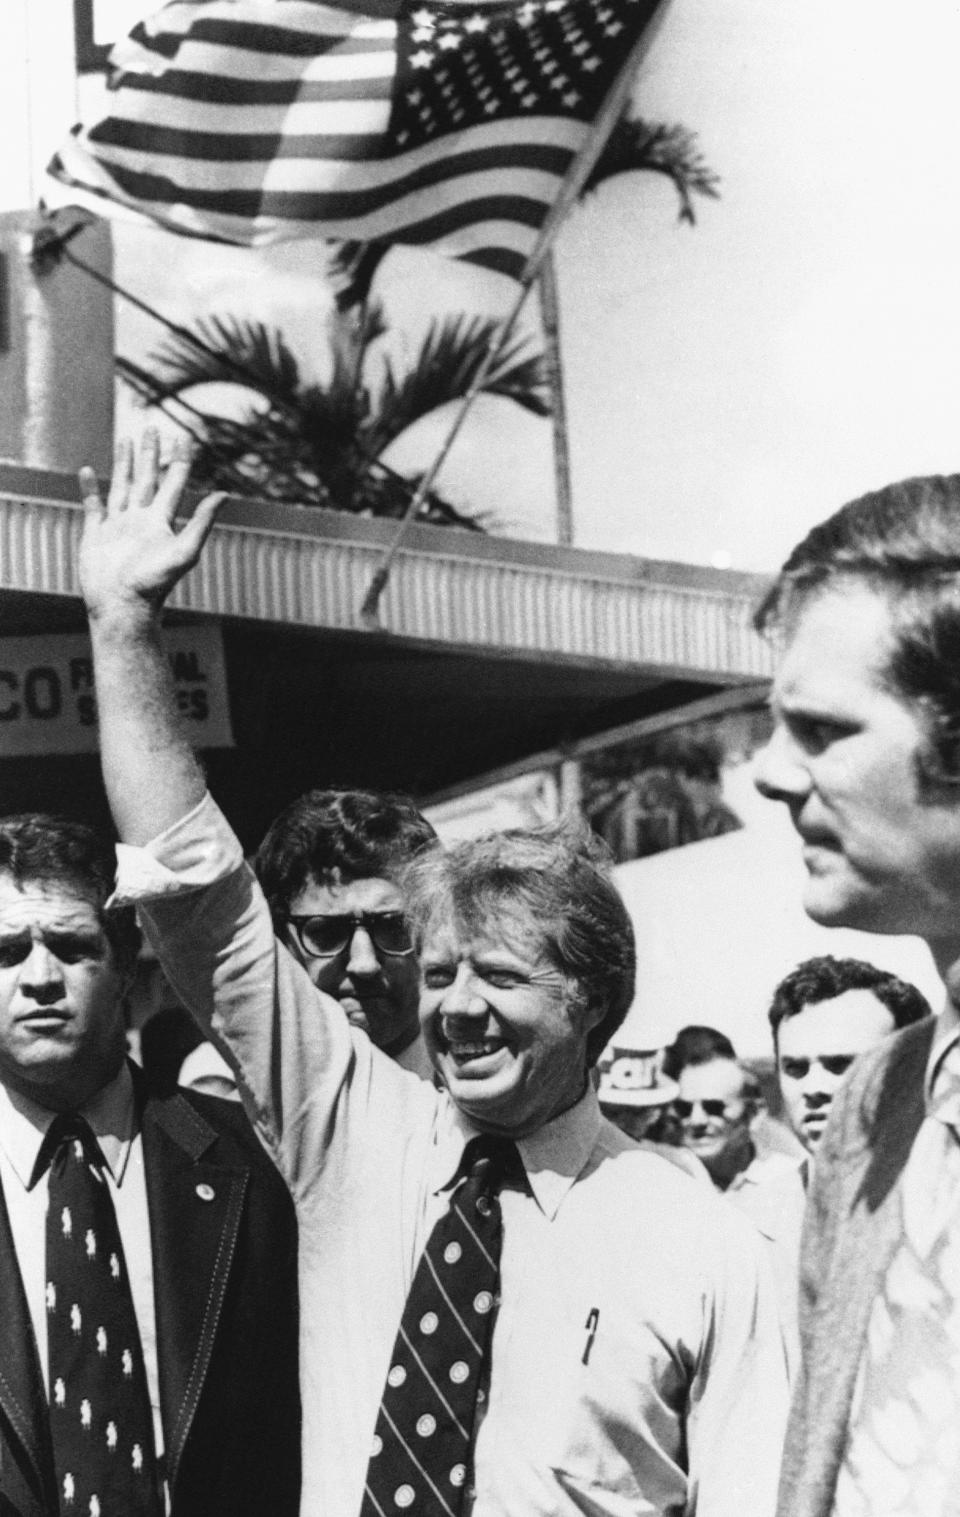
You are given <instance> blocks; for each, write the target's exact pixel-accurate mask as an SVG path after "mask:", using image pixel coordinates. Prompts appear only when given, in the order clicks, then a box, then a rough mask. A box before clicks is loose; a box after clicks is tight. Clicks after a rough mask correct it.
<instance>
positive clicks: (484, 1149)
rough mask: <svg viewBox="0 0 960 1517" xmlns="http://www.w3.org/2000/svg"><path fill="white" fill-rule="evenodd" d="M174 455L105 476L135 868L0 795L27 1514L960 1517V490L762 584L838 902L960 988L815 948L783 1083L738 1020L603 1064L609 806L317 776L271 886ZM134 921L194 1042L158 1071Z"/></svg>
mask: <svg viewBox="0 0 960 1517" xmlns="http://www.w3.org/2000/svg"><path fill="white" fill-rule="evenodd" d="M188 475H189V461H188V460H187V459H186V458H184V457H177V458H175V459H174V460H173V461H172V462H171V463H170V464H169V465H168V466H167V467H166V468H161V467H160V465H159V461H158V450H157V442H156V439H155V438H154V437H152V436H150V435H148V436H147V437H146V439H145V440H144V443H143V445H142V446H141V448H140V449H139V450H138V451H137V452H136V454H134V452H133V450H132V449H131V448H130V447H129V446H127V445H123V446H121V448H120V449H119V451H118V456H117V460H116V467H115V471H114V477H113V481H112V484H111V488H110V493H109V497H108V499H107V500H106V502H104V501H103V500H102V499H101V496H100V494H99V491H98V487H97V485H96V482H95V480H94V479H93V478H92V476H91V475H90V473H89V471H84V473H83V474H82V476H81V491H82V495H83V498H84V503H85V508H86V519H85V530H84V537H83V543H82V547H81V556H80V571H81V584H82V589H83V594H84V598H85V602H86V606H87V612H88V617H89V624H90V635H91V641H92V646H93V655H94V663H95V673H96V687H97V700H98V710H99V720H100V738H101V756H102V763H103V775H104V783H105V786H106V790H107V795H108V798H109V801H110V805H111V809H112V812H113V816H114V820H115V823H116V828H117V832H118V835H119V838H120V843H119V845H118V846H117V848H116V850H114V848H113V846H112V844H109V843H108V842H107V841H106V840H104V839H102V838H99V837H98V836H97V835H96V834H95V833H94V832H93V831H92V830H91V829H89V828H87V827H86V826H84V825H82V824H80V823H77V822H74V821H68V820H65V819H63V818H57V817H50V816H44V815H39V814H37V815H29V816H18V817H12V818H7V819H6V820H2V821H0V1249H3V1250H4V1251H5V1253H6V1262H7V1268H6V1269H5V1270H4V1271H2V1272H0V1293H2V1296H3V1298H4V1299H3V1303H2V1312H0V1324H2V1325H0V1334H2V1336H3V1352H2V1354H0V1513H3V1514H7V1513H9V1514H11V1517H67V1514H69V1517H128V1514H129V1517H163V1514H167V1513H169V1514H172V1517H244V1514H249V1517H254V1514H257V1517H264V1514H268V1517H285V1514H288V1513H289V1514H291V1517H293V1514H295V1513H298V1512H299V1513H302V1514H303V1517H388V1514H390V1517H392V1514H396V1513H404V1512H407V1511H409V1512H411V1514H413V1517H417V1514H429V1517H466V1514H467V1513H476V1514H477V1517H528V1514H529V1517H564V1514H570V1517H573V1514H585V1513H589V1514H592V1517H627V1514H629V1517H680V1514H689V1517H694V1514H696V1517H745V1514H746V1517H767V1514H769V1517H773V1514H774V1512H775V1511H778V1512H779V1514H780V1517H938V1514H942V1517H947V1514H948V1513H955V1512H956V1511H957V1510H960V1507H958V1506H957V1502H958V1494H957V1493H958V1491H960V1415H958V1413H960V1406H958V1404H957V1403H958V1401H960V1266H958V1261H960V1247H958V1246H957V1242H956V1241H955V1238H958V1237H960V1232H958V1228H960V1216H958V1215H955V1214H956V1213H957V1210H958V1208H960V1146H958V1141H957V1140H958V1136H960V1088H958V1085H957V1082H958V1081H960V1015H958V1012H957V1009H956V1006H955V1004H954V998H955V997H956V996H957V995H958V994H960V991H958V986H960V969H958V965H960V929H958V927H957V925H956V923H957V921H958V920H960V918H958V911H960V790H958V788H957V780H958V772H957V740H956V734H957V731H958V728H960V679H958V677H957V673H956V670H957V668H958V667H960V663H958V654H960V478H958V479H950V480H941V479H928V480H919V481H909V482H907V483H906V484H904V485H900V486H895V487H891V488H890V489H889V490H886V491H881V492H879V493H878V494H877V495H874V496H868V497H865V498H864V499H862V500H860V501H857V502H854V503H853V504H852V505H850V506H847V507H845V508H843V509H842V510H841V511H840V512H838V513H837V514H836V515H835V516H834V517H833V518H831V519H830V520H829V521H828V522H826V523H825V524H823V526H821V527H819V528H816V529H815V530H814V531H813V532H812V533H810V534H809V536H808V537H807V538H806V539H805V540H804V542H803V543H801V544H800V545H799V547H798V548H797V549H796V550H795V551H794V553H793V554H792V555H791V557H790V558H789V559H788V561H787V563H786V564H785V566H784V569H783V570H782V572H781V574H780V576H779V577H778V579H777V581H776V583H775V585H774V587H773V588H772V590H771V592H770V595H769V596H768V598H767V600H766V602H765V603H764V605H763V607H762V608H761V611H760V623H761V625H762V626H763V627H764V628H765V629H766V630H767V631H768V632H769V633H770V634H771V635H773V636H776V637H777V639H778V642H779V644H780V655H781V657H780V668H779V672H778V675H777V677H776V680H775V684H774V691H773V714H774V735H773V738H772V741H771V743H770V745H769V748H768V749H767V750H766V752H765V754H764V755H763V757H762V760H761V767H760V778H759V784H760V786H761V788H762V790H763V791H764V793H765V794H767V795H768V796H770V797H771V798H772V799H775V800H779V801H781V802H783V803H784V804H786V805H787V807H788V809H789V812H790V816H791V819H792V821H793V824H794V826H795V828H796V830H797V832H798V833H799V835H800V838H801V840H802V844H803V851H804V860H805V863H806V870H807V883H806V894H805V905H806V908H807V911H808V913H809V914H810V915H811V917H813V918H814V919H815V920H816V921H818V922H821V923H823V924H824V925H827V926H851V927H858V928H861V929H866V930H869V931H873V932H885V933H904V932H911V933H918V934H920V935H921V936H922V937H924V938H925V939H926V941H927V942H928V943H929V945H930V947H931V950H932V952H933V954H934V957H935V959H936V962H937V965H938V968H939V970H940V972H941V975H942V977H943V979H944V982H945V985H946V1004H945V1009H943V1010H942V1011H940V1012H939V1013H938V1015H936V1016H935V1015H933V1014H932V1013H931V1009H930V1007H929V1006H928V1005H927V1004H926V1002H925V1001H924V999H923V997H922V996H921V995H920V993H919V992H918V991H916V990H915V989H914V987H912V986H910V985H907V984H905V983H904V982H903V981H902V980H899V979H897V978H896V977H895V976H893V975H890V974H888V973H886V972H884V971H882V970H879V969H877V968H876V967H875V966H873V965H871V964H867V963H864V962H861V961H859V960H854V959H849V958H844V957H839V956H833V955H827V956H822V957H819V958H816V959H811V960H808V961H807V962H805V963H803V964H801V965H799V966H784V968H785V977H784V978H783V980H782V982H781V983H780V984H779V985H778V986H777V987H776V990H775V991H774V993H773V996H772V1000H771V1004H770V1007H769V1020H770V1026H771V1054H772V1067H773V1070H774V1079H775V1084H774V1086H772V1087H771V1086H769V1085H767V1086H766V1087H765V1085H764V1082H763V1080H762V1078H761V1072H760V1071H758V1069H757V1068H755V1067H753V1066H750V1065H748V1064H746V1063H745V1062H744V1061H742V1060H741V1059H739V1058H738V1057H737V1054H736V1050H735V1049H734V1047H733V1045H732V1044H731V1042H730V1040H729V1039H728V1038H727V1037H725V1036H724V1034H723V1033H722V1032H720V1031H718V1030H717V1029H715V1028H712V1027H709V1026H703V1025H690V1026H688V1027H686V1028H683V1029H681V1030H680V1032H679V1034H677V1035H676V1036H675V1037H674V1038H673V1039H672V1040H671V1041H670V1043H669V1045H668V1046H666V1047H664V1046H662V1044H661V1045H658V1044H656V1042H655V1046H653V1047H649V1048H644V1047H635V1046H634V1047H630V1046H626V1045H625V1044H623V1043H622V1042H620V1041H618V1039H622V1038H623V1036H624V1034H623V1033H622V1027H623V1023H624V1018H625V1017H626V1013H627V1011H628V1009H629V1007H630V1005H631V1002H632V999H633V986H634V971H635V946H634V933H633V928H632V925H631V922H630V919H629V916H628V914H627V911H626V909H625V907H624V904H623V902H622V900H621V898H620V896H619V894H618V892H617V890H616V888H615V886H614V884H613V880H612V876H611V872H610V867H609V855H608V853H607V851H606V850H605V848H604V846H603V844H602V843H601V842H600V841H599V840H598V839H597V838H596V836H595V835H594V834H593V833H591V831H590V830H589V829H588V828H587V827H586V825H585V824H583V823H581V822H579V821H576V820H573V819H570V818H568V819H566V820H564V821H562V822H560V823H558V824H555V825H552V826H544V827H540V828H537V829H533V830H527V831H522V830H515V831H511V832H505V833H500V834H495V835H491V836H488V837H484V838H479V839H476V840H472V841H469V842H464V843H460V844H457V845H455V846H452V847H449V848H444V847H441V846H440V844H439V842H438V840H437V838H436V836H435V834H434V832H433V829H432V828H431V827H430V825H429V823H428V822H427V821H426V820H425V819H424V818H423V817H422V816H421V815H420V814H419V813H418V812H417V810H416V809H415V807H414V805H413V804H412V803H411V802H410V801H408V800H407V799H405V798H404V797H402V796H396V795H374V794H371V793H368V792H360V791H351V790H324V791H319V790H318V791H314V792H311V793H310V794H308V795H306V796H304V797H302V798H300V799H299V800H296V801H294V802H293V803H292V804H291V805H290V806H289V807H288V809H287V810H286V811H285V812H284V813H283V814H282V815H281V816H280V817H278V818H277V820H276V821H275V822H274V824H273V825H272V826H271V827H270V829H269V831H268V833H267V836H266V837H265V839H264V841H263V843H262V845H261V847H260V849H259V850H258V852H257V854H256V857H255V859H254V860H253V864H252V867H251V866H250V865H248V864H247V862H246V861H245V860H244V857H243V853H242V850H241V848H240V845H239V843H238V841H237V838H236V836H235V835H234V832H233V830H232V828H231V826H230V824H229V822H228V820H227V819H226V817H225V816H224V815H223V813H222V812H221V811H220V810H219V809H218V807H217V805H216V802H215V799H214V798H213V797H212V796H211V795H210V793H209V792H208V790H207V786H206V781H205V777H204V773H203V770H202V768H201V766H200V764H199V762H198V760H197V758H196V756H195V754H194V752H193V750H192V748H191V746H190V744H189V742H188V740H187V738H186V736H185V734H184V731H183V728H182V725H181V722H180V719H179V716H178V712H177V706H176V701H175V698H174V693H173V691H172V689H171V684H170V674H169V668H168V664H167V660H166V658H165V654H164V645H163V632H162V627H161V616H162V608H163V605H164V602H165V600H166V597H167V596H168V595H169V593H170V591H171V589H172V588H173V586H174V585H175V584H176V583H177V582H178V581H179V579H180V578H181V577H182V576H183V574H185V573H186V572H187V571H188V570H189V569H190V568H191V567H192V566H193V565H194V564H195V563H196V561H197V559H198V558H199V556H200V554H201V553H202V551H203V546H204V543H205V541H206V539H207V537H208V535H209V533H210V531H211V530H212V527H213V524H214V521H215V516H216V511H217V507H218V501H217V499H216V498H215V497H211V498H208V499H207V500H206V501H204V502H201V504H200V505H199V506H197V507H196V509H195V510H194V512H193V514H192V516H190V517H189V519H187V520H186V521H183V520H178V515H177V513H178V508H179V506H180V502H181V498H182V494H183V491H184V488H185V486H186V484H187V480H188ZM642 928H643V931H646V932H649V933H655V931H656V923H655V922H651V923H647V924H642ZM141 930H142V931H143V932H144V933H145V934H146V936H147V938H148V940H149V942H150V944H151V946H152V949H153V951H154V952H155V953H156V955H157V957H158V959H159V961H160V963H161V965H162V966H163V969H164V971H165V973H166V975H167V977H168V979H169V981H170V983H171V985H172V986H173V987H174V988H175V990H176V993H177V995H178V997H179V998H180V1000H181V1001H182V1004H183V1007H184V1008H185V1009H186V1011H187V1012H188V1013H189V1015H190V1017H191V1018H192V1019H193V1021H194V1024H195V1031H194V1032H192V1033H190V1034H189V1035H187V1038H186V1040H185V1041H183V1029H182V1028H177V1029H176V1032H175V1035H174V1027H173V1024H172V1023H171V1025H170V1027H168V1028H167V1030H166V1033H165V1037H164V1040H163V1041H164V1042H165V1044H166V1047H167V1050H168V1056H167V1059H166V1062H164V1060H163V1059H161V1058H160V1056H159V1055H160V1047H161V1040H160V1037H159V1031H158V1035H157V1040H156V1047H155V1049H154V1051H153V1052H152V1053H151V1052H150V1046H151V1039H150V1037H149V1036H147V1035H146V1030H145V1037H144V1059H143V1068H142V1069H141V1068H139V1067H138V1066H137V1065H135V1064H134V1063H132V1062H131V1061H130V1060H129V1058H128V1057H127V1053H126V1041H125V1025H124V1014H123V1006H124V997H125V993H126V989H127V987H128V985H129V982H130V977H131V974H132V971H133V966H134V963H135V961H136V957H137V953H138V951H139V946H140V932H141ZM148 1054H149V1056H148ZM191 1061H192V1062H191ZM161 1066H162V1067H161ZM211 1090H213V1091H215V1092H216V1093H215V1094H210V1093H209V1092H210V1091H211ZM224 1097H227V1099H224ZM791 1396H792V1402H791ZM788 1413H789V1420H788ZM778 1491H779V1494H778Z"/></svg>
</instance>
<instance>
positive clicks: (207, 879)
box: [112, 795, 422, 1197]
mask: <svg viewBox="0 0 960 1517" xmlns="http://www.w3.org/2000/svg"><path fill="white" fill-rule="evenodd" d="M112 900H113V901H114V902H115V903H117V904H135V905H136V906H137V909H138V912H139V915H140V919H141V922H142V924H143V929H144V932H145V934H146V936H147V939H148V940H149V942H150V944H151V946H152V947H153V949H154V952H155V953H156V954H157V957H158V959H159V961H160V963H161V965H162V967H163V970H164V973H165V974H166V976H167V978H168V979H169V981H170V983H171V984H172V986H173V988H174V990H175V991H176V993H177V995H178V996H179V997H180V999H181V1000H182V1001H183V1004H184V1005H185V1006H186V1007H187V1009H188V1010H189V1011H190V1012H191V1014H192V1015H193V1016H194V1017H195V1018H196V1020H197V1021H198V1022H199V1024H200V1026H201V1028H202V1030H203V1031H204V1032H205V1034H206V1035H207V1036H208V1037H209V1038H210V1039H211V1040H212V1041H213V1042H214V1043H215V1044H216V1046H217V1047H218V1048H219V1049H220V1051H221V1052H222V1053H223V1055H224V1057H225V1058H226V1059H227V1061H228V1062H229V1063H230V1065H231V1066H232V1068H233V1069H234V1070H235V1072H236V1075H237V1079H238V1082H239V1087H240V1093H241V1096H242V1098H243V1101H244V1105H245V1107H246V1109H247V1112H248V1115H249V1116H250V1118H251V1120H252V1122H253V1123H254V1126H255V1127H256V1128H257V1131H258V1133H259V1134H260V1137H261V1139H262V1140H263V1142H264V1143H265V1144H266V1146H267V1147H268V1149H270V1151H271V1152H272V1153H273V1154H274V1157H275V1159H276V1161H277V1163H278V1165H279V1167H280V1169H281V1170H282V1171H283V1173H284V1175H285V1176H286V1178H287V1180H288V1183H289V1184H290V1187H291V1190H292V1191H293V1193H294V1196H295V1197H297V1196H298V1195H299V1194H300V1192H301V1191H302V1189H303V1187H305V1186H309V1185H311V1184H313V1183H315V1182H316V1180H317V1178H318V1175H319V1172H320V1169H321V1168H322V1164H318V1159H319V1157H320V1156H321V1155H329V1152H330V1150H331V1148H333V1147H334V1146H336V1145H337V1144H338V1143H339V1142H340V1141H343V1142H349V1141H350V1129H351V1128H352V1127H353V1126H355V1125H359V1126H362V1122H363V1108H364V1107H365V1106H366V1105H367V1103H368V1101H369V1100H370V1087H371V1082H373V1083H374V1084H376V1085H378V1086H379V1085H380V1084H382V1083H383V1082H386V1084H387V1085H388V1086H389V1085H391V1084H395V1083H396V1082H397V1081H398V1080H400V1081H403V1082H406V1081H407V1080H410V1081H415V1083H416V1084H418V1085H419V1084H421V1083H422V1082H420V1081H418V1080H416V1077H415V1076H412V1075H408V1074H406V1073H405V1072H404V1071H400V1070H398V1069H397V1068H396V1067H395V1066H394V1065H393V1064H392V1063H391V1062H390V1061H389V1060H387V1059H385V1058H383V1057H382V1056H381V1055H379V1054H378V1053H377V1052H376V1050H374V1049H372V1047H371V1045H370V1043H369V1040H368V1039H367V1038H366V1037H364V1036H363V1035H362V1034H354V1033H353V1032H352V1031H351V1028H350V1026H349V1023H348V1021H347V1018H346V1016H345V1015H344V1013H343V1011H342V1010H341V1008H340V1006H339V1004H338V1003H337V1002H336V1001H334V1000H333V999H331V998H330V997H329V996H326V995H324V994H323V993H322V992H321V991H319V990H317V988H316V987H315V986H314V985H313V984H312V983H311V981H310V979H309V977H308V975H307V974H306V973H305V971H304V970H303V968H302V967H301V965H300V964H299V963H297V961H296V960H295V959H294V957H293V956H292V954H290V953H289V952H288V951H287V950H286V949H285V948H284V947H283V946H282V945H280V944H278V942H277V940H276V938H275V936H274V931H273V923H272V920H271V917H270V911H269V908H268V906H267V903H266V900H265V899H264V896H263V892H262V891H261V889H260V886H259V884H258V883H257V880H256V878H255V876H254V874H253V872H252V870H251V869H250V868H249V866H248V865H247V864H246V863H245V861H244V858H243V853H242V850H241V848H240V844H239V842H238V840H237V838H236V837H235V835H234V833H233V831H232V829H231V827H230V825H229V823H228V822H227V820H226V818H225V817H224V816H223V813H222V812H221V811H220V809H219V807H218V806H217V805H216V803H215V802H214V801H213V799H212V797H210V796H209V795H207V796H205V797H204V799H203V800H202V801H201V802H200V803H199V805H197V806H196V807H195V808H194V809H193V810H192V811H190V812H189V813H187V814H186V815H185V816H184V817H182V818H181V819H180V820H179V821H178V822H176V823H174V825H173V826H172V827H170V828H168V830H167V831H166V832H164V833H162V834H161V835H160V836H159V837H157V838H154V839H153V840H152V841H151V842H150V843H149V844H147V845H146V847H144V848H131V847H129V846H127V845H124V844H121V845H120V846H119V848H118V871H117V888H116V891H115V894H114V896H113V897H112ZM334 1112H336V1114H337V1122H336V1124H334V1123H333V1122H332V1114H333V1113H334ZM352 1118H353V1119H355V1120H352ZM338 1135H339V1136H338Z"/></svg>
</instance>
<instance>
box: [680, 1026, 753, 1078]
mask: <svg viewBox="0 0 960 1517" xmlns="http://www.w3.org/2000/svg"><path fill="white" fill-rule="evenodd" d="M736 1057H737V1054H736V1050H735V1048H734V1046H733V1044H732V1043H731V1041H730V1039H729V1038H728V1037H727V1035H726V1033H725V1032H720V1030H719V1029H718V1028H716V1027H707V1026H706V1025H705V1024H704V1023H702V1022H691V1023H690V1024H689V1026H687V1027H681V1029H680V1031H679V1032H678V1033H677V1036H676V1037H675V1038H674V1040H673V1042H672V1043H671V1044H670V1046H669V1048H667V1049H665V1050H664V1055H663V1072H664V1074H665V1075H669V1076H670V1079H671V1080H677V1079H679V1078H680V1071H681V1070H682V1069H686V1068H687V1067H688V1065H690V1064H712V1063H713V1061H714V1059H730V1060H732V1061H734V1062H735V1061H736Z"/></svg>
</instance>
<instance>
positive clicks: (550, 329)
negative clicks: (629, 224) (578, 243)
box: [538, 253, 573, 547]
mask: <svg viewBox="0 0 960 1517" xmlns="http://www.w3.org/2000/svg"><path fill="white" fill-rule="evenodd" d="M538 288H539V290H540V314H541V316H542V318H543V345H544V351H545V353H546V359H547V380H548V383H549V385H550V400H551V410H552V412H553V473H554V486H555V489H556V494H557V542H558V543H561V544H563V545H564V546H565V547H570V546H571V545H572V543H573V493H572V490H571V487H570V446H569V439H568V437H567V403H566V398H565V396H564V393H563V359H562V356H561V350H560V302H559V299H558V295H557V266H556V259H555V258H554V256H553V253H551V254H550V257H549V258H547V259H546V260H545V261H544V265H543V268H542V269H541V270H540V281H539V286H538Z"/></svg>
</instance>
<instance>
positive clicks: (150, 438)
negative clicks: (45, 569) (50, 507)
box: [78, 430, 224, 620]
mask: <svg viewBox="0 0 960 1517" xmlns="http://www.w3.org/2000/svg"><path fill="white" fill-rule="evenodd" d="M189 477H190V456H189V453H188V452H187V451H186V450H182V451H179V452H177V453H176V454H175V455H174V457H173V460H172V461H171V462H170V464H169V465H168V466H167V468H166V469H165V470H161V468H160V461H159V439H158V437H157V434H156V432H155V431H153V430H148V431H146V432H145V433H144V436H143V439H142V441H141V444H140V447H139V448H138V449H137V451H136V455H135V454H134V448H133V445H132V444H131V442H130V441H129V439H125V440H124V441H122V442H121V443H119V444H118V446H117V449H116V453H115V457H114V470H113V479H112V481H111V484H110V492H109V494H108V496H107V500H106V504H104V502H103V500H102V499H101V496H100V489H99V486H98V484H97V478H96V475H95V474H94V472H93V470H92V469H88V468H83V469H81V470H80V495H81V499H82V500H83V504H84V507H85V518H84V525H83V537H82V540H81V544H80V557H79V564H78V568H79V575H80V588H81V590H82V592H83V598H84V600H85V602H86V606H87V614H88V615H89V616H90V618H91V620H97V619H99V618H101V617H104V616H108V615H110V614H113V613H117V612H120V613H127V614H130V613H131V612H133V613H136V612H137V611H140V612H144V611H145V612H147V613H148V614H149V615H151V616H152V615H154V614H155V613H156V611H157V609H158V608H159V607H160V606H161V605H162V604H163V602H164V600H165V599H166V597H167V596H168V595H169V593H170V591H171V590H172V589H173V587H174V585H175V584H176V583H177V582H178V580H181V579H182V578H183V576H184V575H185V574H186V573H187V572H188V571H189V570H190V569H192V568H193V566H194V564H195V563H196V562H197V559H198V558H199V557H200V553H201V551H202V549H203V545H204V543H205V542H206V540H207V538H208V537H209V535H210V531H211V529H212V527H213V523H214V520H215V519H216V515H217V511H218V510H219V508H220V505H221V503H222V502H223V500H224V495H223V493H222V492H220V493H217V494H214V495H207V496H205V497H204V499H203V500H202V501H201V502H200V504H199V505H198V506H197V508H196V510H195V511H194V513H193V515H192V516H191V517H190V519H189V521H186V522H184V523H183V524H182V525H181V526H179V527H178V526H177V524H176V514H177V507H178V506H179V504H180V501H181V499H182V497H183V492H184V490H185V489H186V486H187V481H188V479H189Z"/></svg>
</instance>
